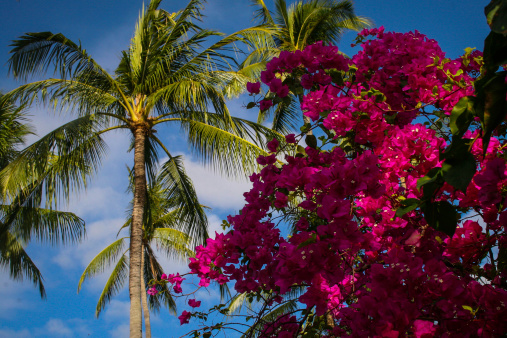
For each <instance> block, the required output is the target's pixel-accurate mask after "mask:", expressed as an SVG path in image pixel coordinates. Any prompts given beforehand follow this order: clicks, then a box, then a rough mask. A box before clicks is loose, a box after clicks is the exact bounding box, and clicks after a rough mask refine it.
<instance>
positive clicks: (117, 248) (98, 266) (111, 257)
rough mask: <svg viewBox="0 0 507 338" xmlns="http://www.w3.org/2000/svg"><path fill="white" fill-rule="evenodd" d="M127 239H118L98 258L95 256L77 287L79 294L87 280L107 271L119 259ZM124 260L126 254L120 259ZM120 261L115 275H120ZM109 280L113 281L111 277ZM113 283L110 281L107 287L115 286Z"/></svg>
mask: <svg viewBox="0 0 507 338" xmlns="http://www.w3.org/2000/svg"><path fill="white" fill-rule="evenodd" d="M125 238H126V237H123V238H120V239H117V240H116V241H114V242H113V243H111V244H109V245H108V246H107V247H106V248H104V249H103V250H102V251H101V252H99V253H98V254H97V256H95V257H94V258H93V259H92V260H91V262H90V263H88V266H87V267H86V268H85V270H84V271H83V274H82V275H81V278H80V279H79V283H78V286H77V292H78V293H79V291H80V290H81V285H82V284H83V282H84V281H85V279H86V278H91V277H94V276H95V275H97V274H99V273H102V272H104V270H105V269H107V268H108V267H109V266H110V265H111V264H112V263H113V262H114V261H115V260H116V259H117V257H118V255H119V254H120V253H121V252H122V251H123V247H124V242H125ZM122 259H123V260H125V259H126V256H125V253H123V256H122V258H121V259H120V261H121V260H122ZM120 261H119V262H118V263H117V264H116V268H115V270H114V271H113V274H114V273H117V274H118V273H120V271H121V269H120V268H119V265H118V264H120ZM122 264H124V263H122ZM113 274H111V276H113ZM109 280H111V277H110V278H109ZM112 283H113V282H111V283H109V281H108V283H107V284H106V285H108V284H109V285H113V284H112ZM114 285H117V284H114ZM104 290H106V288H104ZM103 293H104V292H103ZM101 298H102V296H101ZM99 303H100V302H99Z"/></svg>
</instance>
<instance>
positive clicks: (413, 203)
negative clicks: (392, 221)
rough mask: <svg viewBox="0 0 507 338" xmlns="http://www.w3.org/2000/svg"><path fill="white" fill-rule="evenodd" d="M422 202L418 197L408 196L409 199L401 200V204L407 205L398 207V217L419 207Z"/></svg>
mask: <svg viewBox="0 0 507 338" xmlns="http://www.w3.org/2000/svg"><path fill="white" fill-rule="evenodd" d="M420 203H421V201H420V200H418V199H417V198H407V199H405V200H403V201H402V202H401V204H402V205H403V206H405V207H404V208H398V210H396V217H402V216H403V215H405V214H406V213H408V212H410V211H412V210H415V209H417V207H418V206H419V204H420Z"/></svg>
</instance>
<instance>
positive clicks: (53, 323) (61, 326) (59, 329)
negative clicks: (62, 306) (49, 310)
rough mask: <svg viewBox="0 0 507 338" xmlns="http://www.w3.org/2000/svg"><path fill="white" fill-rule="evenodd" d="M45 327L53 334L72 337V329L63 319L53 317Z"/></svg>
mask: <svg viewBox="0 0 507 338" xmlns="http://www.w3.org/2000/svg"><path fill="white" fill-rule="evenodd" d="M45 329H46V330H47V332H48V333H50V334H51V335H53V336H64V337H72V334H73V332H72V330H71V329H70V328H69V327H68V326H67V324H65V323H64V322H63V321H62V320H61V319H55V318H51V319H50V320H49V321H48V322H47V323H46V325H45Z"/></svg>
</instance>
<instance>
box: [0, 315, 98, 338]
mask: <svg viewBox="0 0 507 338" xmlns="http://www.w3.org/2000/svg"><path fill="white" fill-rule="evenodd" d="M91 333H92V331H91V330H90V329H89V327H88V326H87V325H86V323H85V321H83V320H82V319H79V318H72V319H67V320H62V319H58V318H50V319H49V320H48V321H47V322H46V324H45V325H44V326H42V327H36V328H31V329H29V330H28V329H21V330H12V329H2V328H0V337H2V338H24V337H27V338H28V337H87V336H89V335H90V334H91Z"/></svg>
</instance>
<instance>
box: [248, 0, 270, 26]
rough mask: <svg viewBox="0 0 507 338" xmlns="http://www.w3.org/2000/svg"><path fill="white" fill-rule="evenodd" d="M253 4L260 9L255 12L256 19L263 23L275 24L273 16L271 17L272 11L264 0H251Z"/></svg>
mask: <svg viewBox="0 0 507 338" xmlns="http://www.w3.org/2000/svg"><path fill="white" fill-rule="evenodd" d="M250 2H251V3H252V6H255V7H257V8H258V9H257V10H256V11H255V12H254V19H255V20H258V21H259V22H260V23H262V24H265V23H267V24H274V21H273V18H272V17H271V12H270V11H269V10H268V8H267V7H266V4H265V3H264V0H250Z"/></svg>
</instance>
